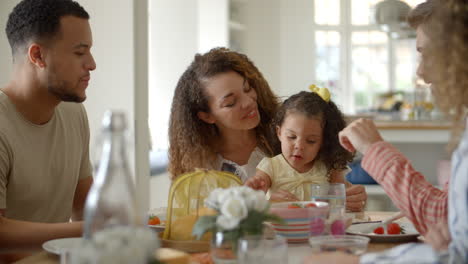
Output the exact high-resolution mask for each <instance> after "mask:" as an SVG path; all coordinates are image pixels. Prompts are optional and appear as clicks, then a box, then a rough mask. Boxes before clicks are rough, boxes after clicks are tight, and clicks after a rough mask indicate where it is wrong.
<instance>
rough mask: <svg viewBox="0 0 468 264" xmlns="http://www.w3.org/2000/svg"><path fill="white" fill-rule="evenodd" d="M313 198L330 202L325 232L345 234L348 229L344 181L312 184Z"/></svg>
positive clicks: (316, 200)
mask: <svg viewBox="0 0 468 264" xmlns="http://www.w3.org/2000/svg"><path fill="white" fill-rule="evenodd" d="M311 200H312V201H315V202H318V201H320V202H327V203H328V207H329V214H328V217H327V220H326V223H325V226H326V228H325V232H324V234H330V235H344V234H345V230H346V187H345V185H344V183H324V184H312V186H311Z"/></svg>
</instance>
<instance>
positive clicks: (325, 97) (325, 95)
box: [309, 84, 331, 103]
mask: <svg viewBox="0 0 468 264" xmlns="http://www.w3.org/2000/svg"><path fill="white" fill-rule="evenodd" d="M309 90H310V91H311V92H313V93H316V94H318V95H319V96H320V97H322V99H323V100H324V101H325V102H327V103H328V102H330V97H331V95H330V91H328V89H327V88H325V87H324V88H320V87H318V86H317V85H315V84H311V85H310V86H309Z"/></svg>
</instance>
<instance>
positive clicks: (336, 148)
mask: <svg viewBox="0 0 468 264" xmlns="http://www.w3.org/2000/svg"><path fill="white" fill-rule="evenodd" d="M312 87H313V89H311V90H312V92H300V93H298V94H295V95H293V96H291V97H290V98H288V99H287V100H286V101H285V102H284V104H283V105H282V106H281V107H280V110H279V111H278V113H277V116H276V120H275V124H276V134H277V136H278V139H279V140H280V142H281V151H282V153H281V154H279V155H277V156H275V157H272V158H264V159H263V160H262V161H261V162H260V164H259V165H258V166H257V173H256V175H255V176H254V177H252V178H251V179H249V180H248V181H247V182H246V183H245V184H246V185H247V186H250V187H251V188H254V189H261V190H264V191H267V190H268V189H269V190H270V193H271V194H272V196H271V198H270V200H278V199H277V198H278V197H282V199H281V200H284V199H286V200H309V199H310V185H311V184H319V183H326V182H332V183H339V182H341V183H345V184H346V185H347V187H348V186H350V185H351V184H350V183H348V182H347V181H346V180H345V179H344V175H345V174H346V173H347V172H348V167H347V164H348V163H349V162H350V161H351V160H352V159H353V154H351V153H350V152H348V151H346V150H345V149H344V148H343V147H342V146H341V145H340V142H339V140H338V132H340V131H341V130H342V129H343V128H344V127H345V125H346V122H345V121H344V118H343V114H342V113H341V112H340V110H339V109H338V108H337V106H336V105H335V104H334V103H333V102H332V101H330V95H329V92H328V90H327V89H326V88H320V89H318V88H316V87H315V86H312ZM278 194H281V195H278Z"/></svg>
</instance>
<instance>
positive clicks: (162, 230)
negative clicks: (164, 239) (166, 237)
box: [148, 225, 166, 232]
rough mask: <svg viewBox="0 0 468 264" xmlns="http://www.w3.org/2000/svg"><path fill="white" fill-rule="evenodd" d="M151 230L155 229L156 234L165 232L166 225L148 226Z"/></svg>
mask: <svg viewBox="0 0 468 264" xmlns="http://www.w3.org/2000/svg"><path fill="white" fill-rule="evenodd" d="M148 227H149V228H151V229H154V230H155V231H156V232H164V229H166V226H165V225H148Z"/></svg>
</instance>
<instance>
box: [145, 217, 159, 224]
mask: <svg viewBox="0 0 468 264" xmlns="http://www.w3.org/2000/svg"><path fill="white" fill-rule="evenodd" d="M160 224H161V220H160V219H159V217H157V216H155V215H153V216H150V217H149V219H148V225H160Z"/></svg>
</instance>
